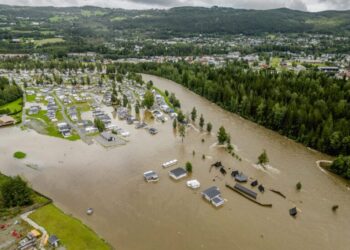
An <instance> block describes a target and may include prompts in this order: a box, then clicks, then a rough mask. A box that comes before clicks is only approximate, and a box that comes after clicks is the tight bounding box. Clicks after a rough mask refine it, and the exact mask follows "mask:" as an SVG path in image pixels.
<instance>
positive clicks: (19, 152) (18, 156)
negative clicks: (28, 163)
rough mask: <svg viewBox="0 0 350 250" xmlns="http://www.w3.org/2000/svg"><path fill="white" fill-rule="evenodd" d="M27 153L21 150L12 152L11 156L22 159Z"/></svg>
mask: <svg viewBox="0 0 350 250" xmlns="http://www.w3.org/2000/svg"><path fill="white" fill-rule="evenodd" d="M26 156H27V154H26V153H23V152H21V151H17V152H15V153H14V154H13V157H15V158H16V159H24V158H26Z"/></svg>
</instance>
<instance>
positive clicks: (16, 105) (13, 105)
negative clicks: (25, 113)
mask: <svg viewBox="0 0 350 250" xmlns="http://www.w3.org/2000/svg"><path fill="white" fill-rule="evenodd" d="M4 109H9V110H10V112H11V113H14V112H17V111H20V110H22V98H19V99H17V100H16V101H13V102H10V103H7V104H5V105H2V106H0V110H4Z"/></svg>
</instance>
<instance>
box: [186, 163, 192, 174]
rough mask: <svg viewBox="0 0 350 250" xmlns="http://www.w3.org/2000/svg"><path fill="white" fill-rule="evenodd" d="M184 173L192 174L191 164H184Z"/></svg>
mask: <svg viewBox="0 0 350 250" xmlns="http://www.w3.org/2000/svg"><path fill="white" fill-rule="evenodd" d="M186 171H187V172H189V173H192V164H191V162H189V161H188V162H186Z"/></svg>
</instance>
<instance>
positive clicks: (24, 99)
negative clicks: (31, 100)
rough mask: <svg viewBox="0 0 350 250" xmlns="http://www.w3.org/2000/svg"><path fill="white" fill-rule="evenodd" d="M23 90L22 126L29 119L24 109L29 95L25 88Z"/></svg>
mask: <svg viewBox="0 0 350 250" xmlns="http://www.w3.org/2000/svg"><path fill="white" fill-rule="evenodd" d="M22 90H23V106H22V122H21V125H24V124H25V122H26V119H27V116H26V115H27V114H26V111H25V109H24V106H25V105H26V102H27V95H26V90H25V89H24V88H22Z"/></svg>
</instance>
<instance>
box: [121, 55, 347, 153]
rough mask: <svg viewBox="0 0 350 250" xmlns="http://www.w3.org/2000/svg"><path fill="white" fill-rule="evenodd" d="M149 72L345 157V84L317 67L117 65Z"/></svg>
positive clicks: (319, 147)
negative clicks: (257, 68)
mask: <svg viewBox="0 0 350 250" xmlns="http://www.w3.org/2000/svg"><path fill="white" fill-rule="evenodd" d="M117 68H118V69H120V70H125V69H126V68H127V69H128V70H131V71H134V72H144V73H150V74H154V75H158V76H162V77H165V78H168V79H170V80H173V81H175V82H178V83H180V84H182V85H183V86H185V87H187V88H188V89H190V90H192V91H194V92H195V93H197V94H199V95H201V96H203V97H205V98H207V99H208V100H210V101H212V102H214V103H216V104H218V105H219V106H221V107H222V108H224V109H226V110H229V111H231V112H234V113H237V114H239V115H241V116H243V117H245V118H247V119H249V120H252V121H254V122H256V123H259V124H261V125H263V126H265V127H267V128H270V129H273V130H275V131H277V132H279V133H281V134H283V135H286V136H288V137H289V138H292V139H294V140H296V141H298V142H301V143H303V144H304V145H306V146H309V147H312V148H315V149H317V150H319V151H321V152H325V153H328V154H331V155H339V154H343V155H350V126H349V125H350V124H349V121H350V103H349V101H350V82H349V81H346V80H345V79H335V78H331V77H329V76H327V75H325V74H323V73H320V72H317V71H305V72H300V73H298V74H297V73H293V72H281V73H277V72H276V71H273V70H263V71H253V70H251V69H249V67H248V65H247V64H246V63H244V62H233V63H228V64H226V65H225V66H224V67H222V68H215V67H212V66H206V65H200V64H188V63H185V62H179V63H164V64H156V63H142V64H118V65H117Z"/></svg>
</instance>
